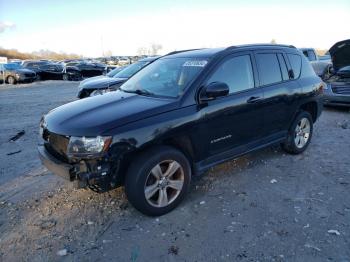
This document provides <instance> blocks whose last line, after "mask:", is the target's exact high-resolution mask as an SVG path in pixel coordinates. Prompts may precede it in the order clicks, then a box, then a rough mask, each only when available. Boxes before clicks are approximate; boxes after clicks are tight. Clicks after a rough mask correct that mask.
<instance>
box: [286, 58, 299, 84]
mask: <svg viewBox="0 0 350 262" xmlns="http://www.w3.org/2000/svg"><path fill="white" fill-rule="evenodd" d="M287 56H288V59H289V62H290V65H291V67H292V69H293V72H294V78H295V79H296V78H299V76H300V71H301V57H300V55H294V54H288V55H287Z"/></svg>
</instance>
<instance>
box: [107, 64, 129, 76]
mask: <svg viewBox="0 0 350 262" xmlns="http://www.w3.org/2000/svg"><path fill="white" fill-rule="evenodd" d="M124 68H125V66H121V67H118V68H115V69H113V70H112V71H110V72H109V73H108V74H106V76H108V77H113V76H115V75H116V74H118V73H119V72H120V71H122V70H123V69H124Z"/></svg>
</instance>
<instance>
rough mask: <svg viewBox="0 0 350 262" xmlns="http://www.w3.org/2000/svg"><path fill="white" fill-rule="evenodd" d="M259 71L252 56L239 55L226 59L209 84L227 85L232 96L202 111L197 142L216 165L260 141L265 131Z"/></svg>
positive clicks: (246, 53) (211, 102)
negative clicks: (226, 157) (257, 79)
mask: <svg viewBox="0 0 350 262" xmlns="http://www.w3.org/2000/svg"><path fill="white" fill-rule="evenodd" d="M255 74H256V69H255V66H254V64H253V63H252V54H251V53H250V52H242V53H235V54H233V55H230V56H228V57H225V59H224V60H223V61H221V63H219V64H218V66H217V67H216V68H215V69H214V70H213V72H212V73H211V74H210V75H209V77H208V79H207V80H206V81H205V83H204V86H205V85H208V84H210V83H212V82H224V83H226V84H227V85H228V86H229V89H230V93H229V95H228V96H225V97H222V98H217V99H215V100H213V101H209V102H208V103H207V105H205V106H203V107H202V108H201V109H199V110H200V112H199V113H200V115H201V118H200V120H199V124H198V125H197V128H198V130H197V132H196V133H197V134H198V137H197V141H201V143H202V144H201V145H199V146H200V147H201V148H202V149H203V150H201V151H202V152H203V154H205V155H204V156H202V157H203V158H205V159H207V160H208V164H209V162H216V159H217V160H218V161H219V160H220V159H222V158H225V156H226V155H227V156H228V157H229V155H230V153H234V151H235V149H239V148H240V149H241V150H244V147H245V146H248V144H249V143H252V142H254V141H256V140H258V139H259V138H260V133H261V130H262V128H263V110H261V108H260V107H261V105H260V101H262V100H263V93H262V92H261V90H260V89H259V88H256V83H255V78H254V75H255Z"/></svg>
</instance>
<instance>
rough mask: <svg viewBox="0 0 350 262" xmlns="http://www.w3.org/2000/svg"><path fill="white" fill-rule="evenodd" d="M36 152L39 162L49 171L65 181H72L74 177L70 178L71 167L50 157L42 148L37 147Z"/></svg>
mask: <svg viewBox="0 0 350 262" xmlns="http://www.w3.org/2000/svg"><path fill="white" fill-rule="evenodd" d="M38 152H39V157H40V160H41V162H42V163H43V165H44V166H45V167H46V168H47V169H48V170H49V171H51V172H52V173H54V174H55V175H58V176H60V177H62V178H64V179H66V180H69V181H73V180H74V176H72V170H73V169H74V167H73V165H70V164H67V163H64V162H62V161H60V160H58V159H57V158H55V157H54V156H52V155H51V154H50V153H49V152H48V151H47V150H46V148H45V147H44V146H38Z"/></svg>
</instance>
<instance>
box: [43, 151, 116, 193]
mask: <svg viewBox="0 0 350 262" xmlns="http://www.w3.org/2000/svg"><path fill="white" fill-rule="evenodd" d="M38 153H39V157H40V160H41V162H42V163H43V165H44V166H45V167H46V168H47V169H48V170H49V171H51V172H52V173H53V174H55V175H58V176H60V177H62V178H64V179H66V180H68V181H71V182H73V183H74V187H75V188H85V187H87V186H89V187H90V188H92V189H94V190H95V191H98V192H103V191H107V190H109V189H111V188H114V187H116V183H114V182H112V181H113V180H115V179H112V178H114V177H113V176H112V174H111V173H112V172H111V166H110V163H109V162H106V161H98V160H90V161H89V162H88V163H87V162H85V161H80V162H77V163H66V162H63V161H61V160H59V159H57V158H56V157H55V156H53V155H52V154H51V153H50V152H49V151H48V150H47V149H46V148H45V146H44V145H42V146H38Z"/></svg>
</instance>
